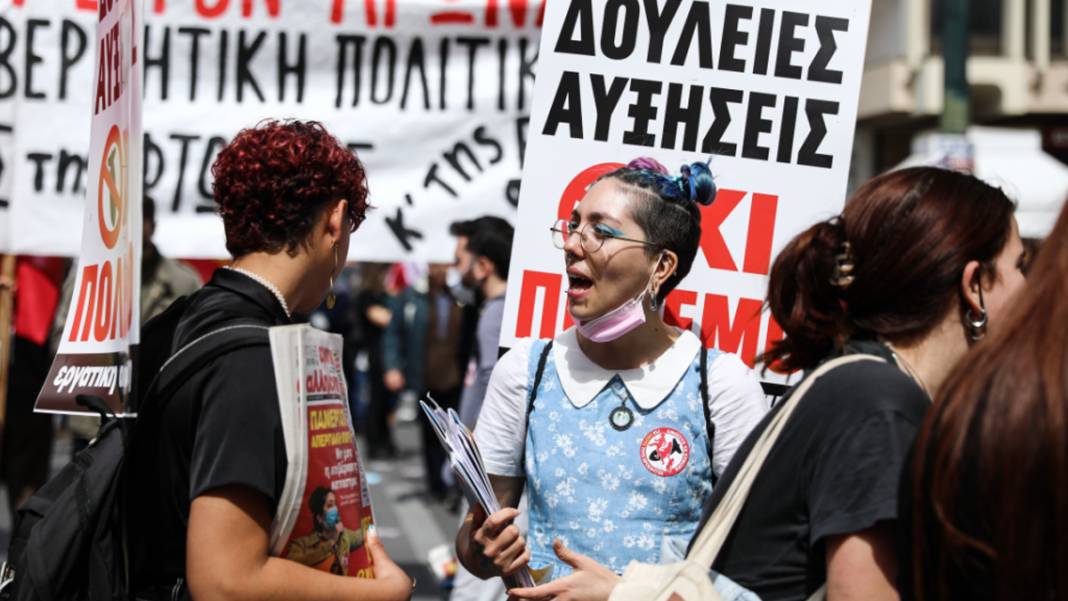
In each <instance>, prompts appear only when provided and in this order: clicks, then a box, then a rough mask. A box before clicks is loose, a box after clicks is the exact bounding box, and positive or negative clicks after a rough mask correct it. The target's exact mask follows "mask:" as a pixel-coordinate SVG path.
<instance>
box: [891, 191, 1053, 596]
mask: <svg viewBox="0 0 1068 601" xmlns="http://www.w3.org/2000/svg"><path fill="white" fill-rule="evenodd" d="M1065 298H1068V211H1066V210H1062V211H1061V216H1060V218H1059V219H1058V221H1057V224H1056V225H1055V226H1054V228H1053V232H1052V233H1051V234H1050V236H1049V238H1048V239H1047V241H1046V242H1045V243H1044V244H1043V246H1042V248H1041V249H1040V250H1039V253H1038V257H1037V259H1036V260H1035V265H1034V267H1033V269H1032V270H1031V271H1030V273H1029V274H1028V277H1027V285H1026V287H1025V288H1024V289H1023V290H1022V291H1021V292H1020V293H1019V295H1018V296H1017V297H1016V298H1015V299H1014V306H1013V308H1012V310H1011V311H1010V313H1009V315H1008V316H1006V317H1005V319H1004V323H1002V324H998V325H999V327H998V328H997V330H996V331H993V332H992V333H991V334H990V335H989V336H987V337H986V338H985V339H984V340H983V341H982V342H980V343H979V344H977V345H976V346H975V347H974V348H973V349H972V350H971V352H970V353H969V354H968V355H966V356H965V357H964V359H963V360H962V361H961V362H960V363H959V364H958V365H957V367H956V368H955V369H954V370H953V372H952V373H951V374H950V376H949V378H948V379H947V380H946V382H945V384H943V385H942V389H941V391H940V393H939V395H938V399H937V400H936V401H935V406H934V408H933V410H932V411H931V412H930V413H928V415H927V419H926V420H925V422H924V426H923V428H922V429H921V430H920V434H919V436H918V437H917V439H916V451H915V458H914V460H913V466H912V482H913V487H912V490H913V495H912V498H911V499H910V500H911V502H912V506H911V513H912V515H913V516H914V517H913V520H912V525H913V527H912V531H911V536H912V541H911V547H912V550H913V561H912V565H910V566H902V568H903V569H911V570H912V573H911V575H910V576H911V582H912V588H913V591H911V592H913V593H914V594H915V598H916V599H918V600H920V601H925V600H931V599H974V598H980V597H981V598H984V599H997V600H1004V601H1008V600H1010V599H1066V598H1068V543H1066V542H1065V541H1068V347H1066V346H1065V341H1066V340H1068V303H1066V302H1065Z"/></svg>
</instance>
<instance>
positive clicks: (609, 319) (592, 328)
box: [576, 254, 663, 342]
mask: <svg viewBox="0 0 1068 601" xmlns="http://www.w3.org/2000/svg"><path fill="white" fill-rule="evenodd" d="M661 258H663V255H662V254H661ZM656 265H660V259H657V261H656ZM653 273H656V266H653ZM652 278H653V276H652V275H650V276H649V280H650V281H652ZM648 292H649V286H648V285H647V286H646V287H645V289H644V290H642V292H641V294H639V295H638V296H637V297H635V298H632V299H630V300H629V301H627V302H625V303H623V304H622V305H620V306H618V307H616V308H615V309H612V310H611V311H609V312H608V313H605V314H604V315H602V316H600V317H595V318H593V319H590V320H587V321H585V322H583V323H580V324H578V325H577V326H576V327H577V328H578V331H579V333H580V334H582V335H583V336H585V337H586V338H588V339H589V340H590V341H591V342H611V341H613V340H615V339H617V338H619V337H621V336H623V335H624V334H626V333H627V332H630V331H631V330H633V329H634V328H637V327H638V326H640V325H642V324H643V323H645V307H644V306H643V304H642V303H643V301H644V300H645V295H646V294H647V293H648Z"/></svg>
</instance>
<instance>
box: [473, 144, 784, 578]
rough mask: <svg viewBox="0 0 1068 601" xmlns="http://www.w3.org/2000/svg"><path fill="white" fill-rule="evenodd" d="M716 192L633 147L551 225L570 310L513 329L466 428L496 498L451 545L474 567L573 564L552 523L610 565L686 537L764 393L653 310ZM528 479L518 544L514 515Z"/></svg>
mask: <svg viewBox="0 0 1068 601" xmlns="http://www.w3.org/2000/svg"><path fill="white" fill-rule="evenodd" d="M715 193H716V187H715V184H714V183H713V181H712V175H711V173H710V171H709V169H708V166H707V165H705V164H703V163H693V164H691V165H686V166H683V167H682V169H681V173H680V174H679V175H677V176H671V175H670V174H669V173H668V170H667V169H666V168H664V167H663V165H661V164H660V163H658V162H656V161H655V160H653V159H647V158H643V159H637V160H635V161H632V162H631V163H630V164H628V165H627V166H626V167H623V168H620V169H617V170H615V171H612V172H610V173H608V174H606V175H604V176H603V177H601V178H600V179H599V180H597V181H596V182H595V183H594V184H593V185H592V186H591V187H590V188H589V190H588V191H587V193H586V195H585V196H584V197H583V199H582V201H581V202H580V203H578V204H577V205H576V206H575V209H574V211H573V212H572V214H571V216H570V219H567V220H561V221H558V222H556V223H555V224H554V225H553V227H552V228H551V230H552V232H551V233H552V239H553V242H554V244H555V245H556V247H557V248H559V249H561V250H563V251H564V256H565V267H566V272H567V278H568V283H569V289H568V292H567V295H568V310H569V312H570V313H571V317H572V318H573V319H574V321H575V324H576V325H575V327H573V328H569V329H568V330H566V331H564V332H563V333H561V334H559V335H558V336H556V337H555V338H554V339H552V340H523V341H520V342H519V343H518V344H517V345H516V346H515V347H513V348H512V349H511V351H509V352H508V353H507V354H506V355H504V357H502V358H501V360H500V362H499V363H498V364H497V366H496V367H495V368H494V371H493V375H492V377H491V379H490V384H489V389H488V390H487V393H486V398H485V401H484V404H483V407H482V412H481V414H480V416H479V420H478V425H477V429H476V431H475V438H476V440H477V442H478V445H479V447H480V449H481V452H482V455H483V459H484V461H485V466H486V470H487V472H488V473H489V474H490V480H491V482H492V484H493V486H494V491H495V493H496V494H497V497H498V499H499V500H500V502H501V506H502V507H504V508H505V509H502V510H501V511H499V512H496V513H494V514H493V515H490V516H488V517H487V516H485V515H484V514H482V512H481V511H480V510H479V509H477V508H476V509H473V510H472V512H471V513H469V514H468V516H467V518H466V520H465V521H464V524H463V526H462V528H461V530H460V532H459V533H458V535H457V545H456V546H457V553H458V556H459V558H460V560H461V562H462V563H463V564H464V566H465V567H467V568H468V569H469V570H470V571H471V572H473V573H474V574H476V575H477V576H480V577H482V578H490V577H494V576H510V575H512V574H514V573H515V572H516V571H517V570H519V569H520V568H523V567H525V566H527V565H528V564H529V566H530V567H531V568H532V569H533V570H534V571H535V573H536V574H538V573H539V570H542V569H547V568H550V567H551V568H552V571H551V575H550V576H549V577H550V578H554V579H555V578H559V577H560V576H563V575H565V574H566V573H568V572H569V571H570V567H569V566H568V565H567V564H566V563H564V562H562V561H560V559H559V558H558V557H557V554H556V553H555V552H554V550H553V546H552V545H553V541H554V540H555V539H559V540H560V541H561V542H562V543H563V544H565V545H567V546H569V547H571V548H573V549H575V550H577V551H579V552H581V553H583V554H585V555H588V556H590V557H592V558H594V559H596V560H597V561H599V562H601V563H602V564H604V565H605V566H607V567H608V568H609V569H611V570H613V571H615V572H617V573H620V572H622V571H623V569H624V568H625V567H626V565H627V563H628V562H630V561H631V560H638V561H644V562H652V563H657V562H659V561H660V560H661V559H667V558H670V557H672V556H673V555H674V554H675V553H676V552H677V551H678V550H679V549H680V548H681V549H682V550H683V551H684V550H685V545H686V543H687V542H688V541H689V539H690V537H691V536H692V535H693V533H694V531H695V529H696V527H697V524H698V521H699V519H700V516H701V508H702V505H703V504H704V502H705V500H706V499H707V498H708V497H709V495H710V494H711V492H712V486H713V482H714V481H715V478H716V477H717V475H718V474H720V473H721V472H722V470H723V468H724V467H725V466H726V465H727V463H728V462H729V460H730V458H731V456H732V455H733V453H734V451H735V449H736V448H737V447H738V445H739V444H740V443H741V441H742V440H743V439H744V438H745V437H746V435H747V434H748V433H749V432H750V430H751V429H752V428H753V427H754V426H755V425H756V424H757V422H758V421H759V420H760V419H761V418H762V417H763V415H764V414H765V412H766V411H767V409H768V405H767V401H766V400H765V397H764V395H763V393H762V391H761V389H760V385H759V383H758V381H757V379H756V377H755V375H754V374H753V373H752V372H751V371H750V370H749V369H748V368H747V367H746V366H745V364H744V363H743V362H742V361H741V359H739V358H738V357H737V356H735V355H732V354H728V353H721V352H719V351H716V350H705V349H704V348H703V345H702V344H701V341H700V340H699V339H698V337H697V336H696V335H694V334H693V333H692V332H690V331H688V330H681V329H679V328H675V327H672V326H669V325H667V324H666V323H665V322H664V320H663V317H662V314H661V310H660V308H661V307H662V305H663V302H664V299H665V297H666V296H667V295H668V293H670V292H671V291H672V290H673V289H674V288H675V287H676V285H677V284H678V283H679V281H681V280H682V278H683V277H685V276H686V274H687V273H688V272H689V270H690V267H691V265H692V264H693V260H694V257H695V256H696V253H697V247H698V244H699V241H700V237H701V217H700V215H701V213H700V209H699V206H698V205H708V204H710V203H711V202H712V200H713V199H714V197H715ZM524 485H525V486H526V490H527V495H528V503H529V509H530V512H529V517H530V530H529V545H528V542H527V540H526V539H525V538H524V537H523V536H522V535H521V534H520V532H519V530H518V529H517V528H516V527H515V526H514V525H512V521H513V520H514V519H515V517H516V516H517V515H518V511H517V510H516V509H515V507H516V505H517V503H518V501H519V497H520V494H521V493H522V491H523V489H524Z"/></svg>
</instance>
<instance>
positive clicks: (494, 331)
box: [449, 216, 514, 430]
mask: <svg viewBox="0 0 1068 601" xmlns="http://www.w3.org/2000/svg"><path fill="white" fill-rule="evenodd" d="M449 233H451V234H452V235H453V236H456V269H457V270H458V271H459V272H460V277H461V282H462V283H463V285H464V286H465V287H466V288H467V289H469V290H472V291H474V292H475V293H476V295H477V297H478V298H481V299H482V304H481V307H480V314H479V318H478V325H477V328H476V332H477V335H476V343H475V345H474V362H475V378H474V380H473V382H472V383H471V384H470V385H469V386H465V387H464V392H463V398H462V399H461V401H460V420H461V421H462V422H463V423H464V425H466V426H467V427H468V428H471V429H472V430H473V429H474V428H475V422H476V421H478V413H479V411H481V409H482V399H483V397H485V396H486V387H487V386H488V385H489V379H490V374H491V373H492V372H493V366H494V365H496V364H497V356H498V354H499V353H498V349H499V348H500V340H501V322H502V321H503V320H504V293H505V291H506V290H507V289H508V262H509V261H510V260H511V256H512V235H513V233H514V230H513V229H512V225H511V224H510V223H508V222H507V221H505V220H504V219H501V218H500V217H492V216H485V217H479V218H478V219H472V220H470V221H458V222H456V223H453V224H452V225H451V226H450V227H449Z"/></svg>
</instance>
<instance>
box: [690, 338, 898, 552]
mask: <svg viewBox="0 0 1068 601" xmlns="http://www.w3.org/2000/svg"><path fill="white" fill-rule="evenodd" d="M858 361H882V362H885V359H883V358H882V357H878V356H875V355H865V354H856V355H845V356H842V357H838V358H836V359H832V360H830V361H828V362H826V363H824V364H823V365H821V366H820V367H819V368H818V369H816V370H815V371H814V372H812V373H811V374H810V375H809V376H808V377H807V378H805V379H804V380H802V381H801V383H800V384H798V386H797V388H796V389H794V391H793V392H792V393H791V394H790V395H789V396H787V397H786V399H785V400H784V401H783V404H782V407H781V408H780V409H779V411H778V413H776V414H775V415H774V416H772V418H771V420H770V421H769V422H768V424H767V425H766V426H765V428H764V430H763V431H762V432H761V433H760V434H759V436H758V438H757V440H756V442H755V443H754V444H753V447H752V448H751V449H750V450H749V453H748V454H747V455H746V456H745V459H744V460H743V462H742V465H741V467H740V468H739V470H738V473H737V474H736V476H735V478H734V480H733V481H732V482H731V483H730V487H729V488H728V489H727V491H726V493H724V495H723V496H722V497H721V498H720V501H719V504H717V505H716V508H715V509H714V510H713V511H712V514H711V516H710V517H709V518H708V521H706V522H705V524H704V526H702V527H701V529H700V530H699V531H698V532H697V534H696V535H694V538H693V541H692V542H691V545H690V551H689V553H687V555H686V558H687V559H692V560H694V561H696V562H697V563H698V564H700V565H702V566H711V565H712V564H713V563H715V561H716V556H717V555H719V550H720V549H721V548H722V547H723V543H725V542H726V540H727V536H728V535H729V534H730V532H731V529H732V528H733V527H734V522H735V520H737V519H738V515H739V514H740V513H741V511H742V507H743V506H744V505H745V502H746V499H747V498H748V496H749V491H750V489H752V487H753V482H754V481H755V480H756V477H757V474H759V473H760V470H761V468H762V467H763V466H764V461H765V460H766V459H767V457H768V454H770V453H771V449H772V448H773V447H774V446H775V442H776V441H777V440H778V438H779V434H780V433H781V432H782V430H783V427H784V426H785V425H786V423H787V422H788V421H789V420H790V416H791V415H792V414H793V411H794V409H795V408H796V407H797V406H798V404H799V403H800V402H801V399H802V398H804V396H805V394H806V393H807V392H808V390H809V388H811V387H812V385H813V384H814V383H815V382H816V381H817V380H819V379H820V378H821V377H823V375H824V374H826V373H828V372H830V371H832V370H834V369H836V368H838V367H841V366H843V365H848V364H850V363H855V362H858Z"/></svg>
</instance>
